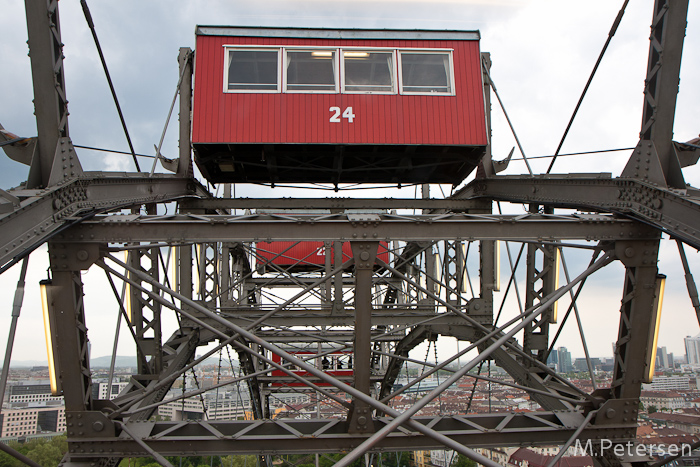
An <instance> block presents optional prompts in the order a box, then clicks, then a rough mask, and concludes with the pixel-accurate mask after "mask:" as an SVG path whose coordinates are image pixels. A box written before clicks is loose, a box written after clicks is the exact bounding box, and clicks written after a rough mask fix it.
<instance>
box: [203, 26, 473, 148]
mask: <svg viewBox="0 0 700 467" xmlns="http://www.w3.org/2000/svg"><path fill="white" fill-rule="evenodd" d="M243 44H247V45H251V44H252V45H261V46H292V45H294V46H309V47H312V46H319V47H320V46H326V47H327V46H330V47H368V48H369V47H389V48H428V49H430V48H433V49H437V48H440V49H453V61H454V68H455V69H454V78H455V95H454V96H415V95H401V94H393V95H382V94H342V93H338V94H312V93H308V94H307V93H284V92H281V93H225V92H223V89H224V83H223V80H224V63H225V49H224V45H243ZM196 47H197V49H196V57H195V84H194V103H193V122H192V142H193V143H194V144H198V143H269V144H273V143H311V144H313V143H329V144H416V145H418V144H422V145H426V144H427V145H430V144H435V145H469V146H485V145H486V144H487V135H486V118H485V113H484V95H483V85H482V76H481V66H480V64H481V58H480V52H479V41H477V40H450V41H437V40H412V41H405V40H327V39H298V38H296V39H291V38H286V39H285V38H262V37H232V36H207V35H198V36H197V46H196ZM332 106H336V107H340V108H341V109H343V110H344V109H345V108H347V107H352V108H353V111H354V113H355V120H354V122H353V123H350V122H348V121H347V119H344V118H341V122H340V123H331V122H329V118H330V116H331V113H330V112H329V110H328V109H329V108H330V107H332Z"/></svg>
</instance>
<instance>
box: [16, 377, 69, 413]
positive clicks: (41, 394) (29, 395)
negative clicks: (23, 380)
mask: <svg viewBox="0 0 700 467" xmlns="http://www.w3.org/2000/svg"><path fill="white" fill-rule="evenodd" d="M8 393H9V395H8V402H9V404H10V405H9V406H10V407H17V406H21V405H22V404H24V405H25V406H26V405H28V404H32V403H36V402H52V403H53V405H56V404H63V396H60V397H56V396H52V395H51V385H50V384H48V383H47V384H14V385H12V386H8Z"/></svg>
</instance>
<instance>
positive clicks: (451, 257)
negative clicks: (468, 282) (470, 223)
mask: <svg viewBox="0 0 700 467" xmlns="http://www.w3.org/2000/svg"><path fill="white" fill-rule="evenodd" d="M443 245H444V248H445V253H444V256H443V260H442V277H443V280H442V282H443V284H445V286H446V288H445V300H446V301H447V303H449V304H450V305H452V306H455V307H457V308H459V307H460V306H461V305H462V301H463V300H462V292H463V290H464V289H463V285H464V276H465V261H464V250H463V247H464V243H463V242H462V241H459V240H453V241H445V242H443Z"/></svg>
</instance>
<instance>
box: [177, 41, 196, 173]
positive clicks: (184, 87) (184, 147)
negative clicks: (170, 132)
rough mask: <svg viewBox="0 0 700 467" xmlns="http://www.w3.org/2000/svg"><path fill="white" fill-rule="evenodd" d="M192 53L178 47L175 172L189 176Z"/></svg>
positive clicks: (190, 165) (190, 162)
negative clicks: (178, 104)
mask: <svg viewBox="0 0 700 467" xmlns="http://www.w3.org/2000/svg"><path fill="white" fill-rule="evenodd" d="M193 56H194V53H193V52H192V49H190V48H188V47H182V48H181V49H180V55H179V56H178V59H177V61H178V63H179V64H180V74H181V75H182V81H181V82H180V114H179V121H180V139H179V141H180V157H179V161H178V165H177V174H178V175H180V176H183V177H191V176H192V174H193V172H192V158H191V157H190V151H191V147H192V144H191V140H190V131H191V130H192V121H191V117H192V113H191V112H192V57H193Z"/></svg>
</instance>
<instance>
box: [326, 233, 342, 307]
mask: <svg viewBox="0 0 700 467" xmlns="http://www.w3.org/2000/svg"><path fill="white" fill-rule="evenodd" d="M323 249H324V251H323V253H324V254H323V259H324V260H325V261H324V263H325V264H324V266H325V272H326V276H328V280H327V281H326V282H324V283H323V287H322V289H323V300H324V303H323V304H324V306H326V307H331V306H333V297H332V293H331V290H332V289H333V286H332V280H333V279H332V278H331V277H330V274H331V271H333V261H332V260H333V258H332V254H333V249H332V248H331V242H323ZM340 275H341V277H342V273H341V274H340Z"/></svg>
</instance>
